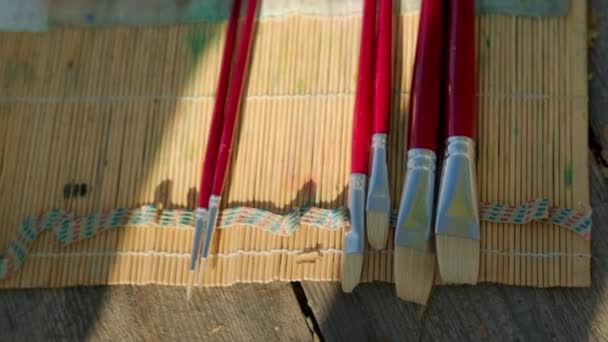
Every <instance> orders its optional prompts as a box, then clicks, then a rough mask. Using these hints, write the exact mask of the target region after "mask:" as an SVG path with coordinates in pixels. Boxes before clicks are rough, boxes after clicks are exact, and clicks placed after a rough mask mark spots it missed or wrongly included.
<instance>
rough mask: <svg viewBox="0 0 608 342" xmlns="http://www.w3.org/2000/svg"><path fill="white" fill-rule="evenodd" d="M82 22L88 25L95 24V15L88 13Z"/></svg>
mask: <svg viewBox="0 0 608 342" xmlns="http://www.w3.org/2000/svg"><path fill="white" fill-rule="evenodd" d="M84 20H85V21H86V22H87V23H89V24H92V23H94V22H95V14H93V13H88V14H87V15H85V16H84Z"/></svg>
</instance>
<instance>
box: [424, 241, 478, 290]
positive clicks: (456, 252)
mask: <svg viewBox="0 0 608 342" xmlns="http://www.w3.org/2000/svg"><path fill="white" fill-rule="evenodd" d="M435 239H436V243H437V263H438V265H439V274H440V275H441V279H442V280H443V281H444V282H446V283H451V284H471V285H475V284H477V279H478V277H479V257H480V250H479V249H480V247H479V240H474V239H466V238H459V237H454V236H447V235H437V236H436V237H435Z"/></svg>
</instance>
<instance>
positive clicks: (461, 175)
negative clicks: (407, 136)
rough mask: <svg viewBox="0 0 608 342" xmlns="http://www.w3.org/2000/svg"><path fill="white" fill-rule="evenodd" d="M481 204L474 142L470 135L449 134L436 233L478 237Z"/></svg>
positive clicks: (438, 203) (440, 189)
mask: <svg viewBox="0 0 608 342" xmlns="http://www.w3.org/2000/svg"><path fill="white" fill-rule="evenodd" d="M478 206H479V202H478V200H477V177H476V172H475V142H474V141H473V139H471V138H469V137H460V136H456V137H450V138H448V144H447V148H446V152H445V160H444V164H443V171H442V174H441V185H440V187H439V200H438V202H437V217H436V221H435V233H436V234H437V235H449V236H454V237H460V238H467V239H471V240H479V238H480V233H479V210H478Z"/></svg>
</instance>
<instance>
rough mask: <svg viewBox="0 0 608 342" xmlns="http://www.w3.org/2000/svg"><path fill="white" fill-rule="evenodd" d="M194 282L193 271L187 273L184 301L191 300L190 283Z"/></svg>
mask: <svg viewBox="0 0 608 342" xmlns="http://www.w3.org/2000/svg"><path fill="white" fill-rule="evenodd" d="M193 281H194V271H190V272H189V273H188V287H187V288H186V299H187V300H190V298H192V283H193Z"/></svg>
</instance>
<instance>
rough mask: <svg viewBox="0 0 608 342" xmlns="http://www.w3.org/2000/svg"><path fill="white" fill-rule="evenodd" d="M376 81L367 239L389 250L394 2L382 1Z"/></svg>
mask: <svg viewBox="0 0 608 342" xmlns="http://www.w3.org/2000/svg"><path fill="white" fill-rule="evenodd" d="M379 7H380V10H379V12H380V14H379V19H378V21H379V23H378V42H377V49H376V75H375V76H376V79H375V89H374V123H373V129H374V131H373V132H374V134H373V136H372V171H371V174H370V178H369V190H368V193H367V204H366V209H367V217H366V218H367V240H368V241H369V244H370V245H371V246H372V248H374V249H377V250H379V249H383V248H385V247H386V238H387V235H388V228H389V224H390V217H391V198H390V191H389V185H388V167H387V164H386V163H387V162H386V141H387V134H388V122H389V117H390V112H391V72H392V71H391V69H392V68H391V67H392V40H393V37H392V30H393V1H392V0H380V5H379Z"/></svg>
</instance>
